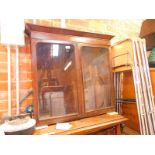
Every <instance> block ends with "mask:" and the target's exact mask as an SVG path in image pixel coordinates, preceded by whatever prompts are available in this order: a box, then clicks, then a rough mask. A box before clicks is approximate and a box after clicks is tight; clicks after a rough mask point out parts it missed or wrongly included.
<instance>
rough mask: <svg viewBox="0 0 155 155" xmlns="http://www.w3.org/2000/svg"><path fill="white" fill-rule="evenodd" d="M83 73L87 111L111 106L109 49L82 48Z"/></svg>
mask: <svg viewBox="0 0 155 155" xmlns="http://www.w3.org/2000/svg"><path fill="white" fill-rule="evenodd" d="M81 59H82V73H83V81H84V97H85V109H86V111H92V110H96V109H102V108H106V107H110V106H111V95H110V94H111V85H110V78H111V77H110V68H109V67H110V66H109V53H108V49H106V48H100V47H86V46H84V47H82V50H81Z"/></svg>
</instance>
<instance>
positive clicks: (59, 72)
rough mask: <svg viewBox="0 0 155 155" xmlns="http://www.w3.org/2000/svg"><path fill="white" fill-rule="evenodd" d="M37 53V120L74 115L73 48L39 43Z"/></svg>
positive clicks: (75, 90) (75, 94)
mask: <svg viewBox="0 0 155 155" xmlns="http://www.w3.org/2000/svg"><path fill="white" fill-rule="evenodd" d="M36 49H37V52H36V53H37V74H38V93H39V111H40V117H41V118H47V117H56V116H64V115H66V114H72V113H77V89H76V76H75V74H76V73H75V55H74V47H73V45H68V44H55V43H53V44H52V43H38V44H37V46H36Z"/></svg>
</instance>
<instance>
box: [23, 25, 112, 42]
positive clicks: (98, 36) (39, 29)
mask: <svg viewBox="0 0 155 155" xmlns="http://www.w3.org/2000/svg"><path fill="white" fill-rule="evenodd" d="M32 31H37V32H45V33H52V34H60V35H71V36H78V37H88V38H96V39H106V40H111V39H112V38H113V37H114V36H113V35H108V34H99V33H92V32H85V31H77V30H70V29H64V28H58V27H47V26H40V25H35V24H26V26H25V33H26V34H28V35H30V33H31V32H32Z"/></svg>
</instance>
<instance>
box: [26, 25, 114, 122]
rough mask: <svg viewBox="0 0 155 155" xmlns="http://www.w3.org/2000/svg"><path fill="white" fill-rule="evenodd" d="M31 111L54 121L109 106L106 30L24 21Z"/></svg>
mask: <svg viewBox="0 0 155 155" xmlns="http://www.w3.org/2000/svg"><path fill="white" fill-rule="evenodd" d="M25 33H26V34H27V35H28V36H29V39H30V42H31V50H32V70H33V92H34V116H35V118H36V120H37V122H38V124H53V123H57V122H64V121H69V120H75V119H79V118H84V117H89V116H95V115H99V114H103V113H106V112H110V111H114V108H115V105H114V94H113V92H114V91H113V77H112V69H111V61H110V60H111V53H110V50H109V49H110V39H111V38H112V37H113V36H111V35H103V34H96V33H88V32H81V31H74V30H67V29H60V28H54V27H44V26H37V25H32V24H27V25H26V30H25Z"/></svg>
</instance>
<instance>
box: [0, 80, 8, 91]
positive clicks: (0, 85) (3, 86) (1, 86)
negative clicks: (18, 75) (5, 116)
mask: <svg viewBox="0 0 155 155" xmlns="http://www.w3.org/2000/svg"><path fill="white" fill-rule="evenodd" d="M7 90H8V83H7V82H0V91H7Z"/></svg>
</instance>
